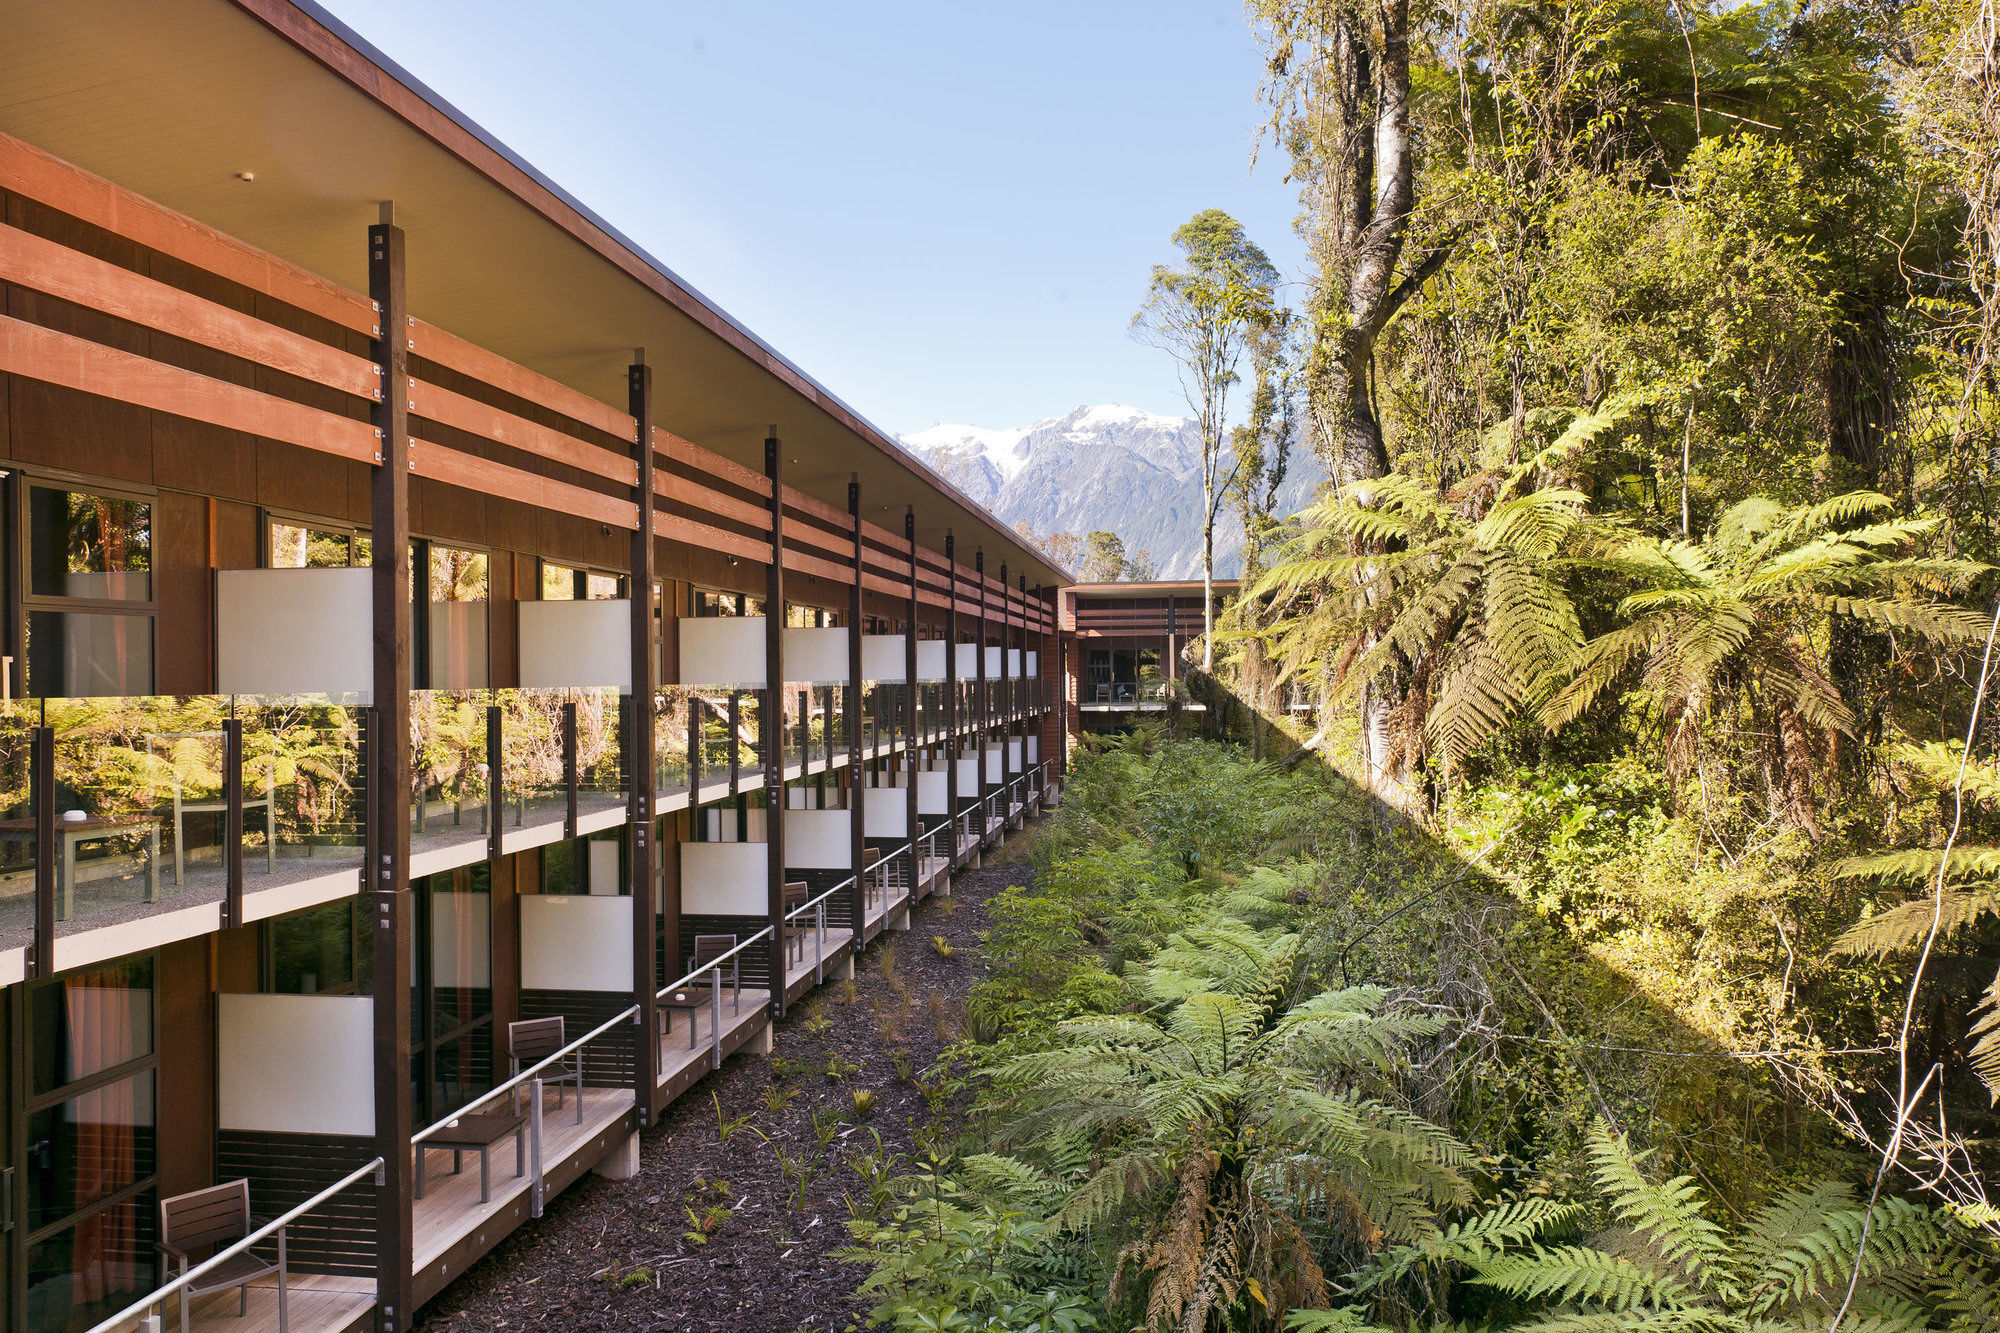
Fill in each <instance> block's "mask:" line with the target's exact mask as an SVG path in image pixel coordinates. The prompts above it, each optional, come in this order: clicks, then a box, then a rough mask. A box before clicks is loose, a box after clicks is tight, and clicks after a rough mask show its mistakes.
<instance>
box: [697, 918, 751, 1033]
mask: <svg viewBox="0 0 2000 1333" xmlns="http://www.w3.org/2000/svg"><path fill="white" fill-rule="evenodd" d="M735 947H736V937H735V936H734V935H697V936H695V937H694V966H693V967H692V968H691V969H690V970H691V971H695V972H699V971H701V969H703V968H704V967H707V966H708V965H709V964H710V963H712V962H714V961H715V960H716V959H718V958H720V957H722V956H723V955H724V954H726V953H728V952H729V951H730V950H731V949H734V948H735ZM742 961H743V955H741V954H738V955H737V956H736V957H734V958H732V959H730V960H729V1011H730V1012H731V1013H732V1014H733V1013H735V1012H736V1002H737V999H738V997H740V996H741V995H742V994H743V969H742V968H741V967H740V966H739V964H741V963H742Z"/></svg>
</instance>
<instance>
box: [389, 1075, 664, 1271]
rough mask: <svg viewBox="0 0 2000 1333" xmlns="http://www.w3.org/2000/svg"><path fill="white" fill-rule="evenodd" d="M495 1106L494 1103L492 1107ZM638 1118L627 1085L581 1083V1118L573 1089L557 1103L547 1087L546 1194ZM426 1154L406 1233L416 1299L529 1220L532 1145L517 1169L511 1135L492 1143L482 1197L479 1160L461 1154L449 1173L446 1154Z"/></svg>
mask: <svg viewBox="0 0 2000 1333" xmlns="http://www.w3.org/2000/svg"><path fill="white" fill-rule="evenodd" d="M494 1109H496V1110H497V1109H499V1108H498V1107H497V1106H496V1107H495V1108H494ZM637 1123H638V1117H637V1115H636V1114H635V1113H634V1111H633V1105H632V1092H631V1089H629V1088H590V1087H586V1088H585V1089H584V1090H583V1123H582V1124H578V1123H577V1120H576V1090H575V1089H574V1088H572V1089H570V1090H569V1095H568V1096H567V1097H566V1098H565V1099H564V1105H563V1106H562V1107H561V1108H560V1109H558V1108H557V1106H556V1094H555V1090H554V1089H545V1090H544V1101H543V1103H542V1179H543V1196H544V1198H545V1199H546V1198H552V1197H554V1196H555V1195H556V1194H557V1193H559V1192H561V1191H562V1190H563V1189H565V1188H567V1187H568V1186H569V1185H570V1184H571V1183H573V1182H574V1181H575V1180H576V1179H577V1177H579V1176H581V1175H583V1174H584V1173H585V1172H586V1171H588V1170H589V1169H590V1168H591V1167H593V1166H595V1165H597V1163H598V1162H600V1161H602V1160H603V1158H604V1155H605V1154H606V1153H607V1152H609V1151H610V1150H611V1149H612V1148H613V1147H615V1146H616V1145H617V1143H618V1141H619V1140H620V1139H622V1138H624V1136H625V1135H626V1134H628V1133H631V1132H633V1130H634V1128H635V1126H636V1125H637ZM425 1151H427V1152H428V1153H429V1154H430V1156H429V1158H428V1159H427V1160H426V1162H425V1164H424V1175H425V1181H424V1197H423V1198H421V1199H418V1200H417V1201H416V1210H415V1216H414V1217H413V1218H412V1221H411V1227H410V1231H411V1238H412V1244H413V1253H414V1254H415V1255H416V1262H415V1264H414V1265H413V1266H412V1271H413V1272H414V1273H415V1274H416V1277H417V1299H418V1300H419V1301H424V1300H428V1299H429V1298H430V1297H431V1296H432V1295H433V1294H435V1293H436V1292H437V1291H438V1290H440V1289H441V1288H442V1287H443V1286H444V1285H445V1283H447V1282H449V1281H450V1280H451V1279H453V1278H455V1277H457V1276H458V1275H459V1274H460V1273H462V1272H464V1271H465V1270H466V1268H468V1267H469V1266H470V1265H471V1264H472V1263H473V1261H475V1260H477V1259H478V1258H479V1257H480V1256H481V1255H483V1254H485V1253H486V1252H487V1251H488V1250H491V1249H492V1248H493V1247H494V1246H495V1245H497V1244H499V1243H500V1240H501V1238H502V1237H504V1236H506V1235H507V1234H508V1233H509V1232H511V1231H513V1230H514V1228H516V1227H518V1226H520V1225H521V1224H522V1223H523V1222H526V1221H527V1220H528V1218H529V1217H530V1215H531V1213H532V1209H533V1205H532V1199H531V1195H530V1180H531V1176H532V1173H533V1167H534V1158H533V1156H532V1151H533V1149H532V1145H531V1146H530V1155H529V1156H528V1158H527V1163H528V1170H527V1171H523V1172H522V1173H521V1174H520V1175H516V1174H514V1141H513V1140H512V1139H511V1138H510V1139H507V1140H505V1141H503V1142H501V1143H497V1144H495V1145H493V1147H492V1149H491V1150H490V1154H491V1173H492V1181H491V1189H490V1190H489V1192H488V1193H489V1197H488V1199H487V1201H486V1202H485V1203H483V1204H482V1203H480V1202H479V1159H478V1157H477V1156H476V1155H475V1154H472V1153H467V1154H465V1161H464V1169H463V1170H462V1171H460V1172H459V1173H458V1174H457V1175H453V1174H452V1173H451V1153H450V1152H448V1151H445V1150H443V1149H434V1148H433V1149H425Z"/></svg>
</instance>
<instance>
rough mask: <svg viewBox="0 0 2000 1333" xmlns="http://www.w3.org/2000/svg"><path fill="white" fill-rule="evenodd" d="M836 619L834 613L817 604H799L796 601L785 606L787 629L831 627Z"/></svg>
mask: <svg viewBox="0 0 2000 1333" xmlns="http://www.w3.org/2000/svg"><path fill="white" fill-rule="evenodd" d="M836 620H837V617H836V616H835V614H834V613H833V612H831V611H828V610H824V609H823V608H821V607H817V606H800V605H799V604H798V603H797V602H790V603H787V604H786V606H785V627H786V628H787V629H831V628H832V627H833V625H834V623H835V621H836Z"/></svg>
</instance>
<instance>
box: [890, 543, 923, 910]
mask: <svg viewBox="0 0 2000 1333" xmlns="http://www.w3.org/2000/svg"><path fill="white" fill-rule="evenodd" d="M903 540H904V541H906V542H908V543H909V544H910V588H909V592H910V597H909V600H908V601H907V602H905V603H904V604H903V733H904V742H903V780H904V781H905V782H907V783H908V784H909V790H908V791H906V792H905V793H904V794H903V799H904V800H905V801H906V802H907V803H908V805H907V808H908V811H909V817H908V819H907V820H906V821H905V822H906V823H907V825H908V828H909V833H910V888H909V894H910V900H911V901H912V902H914V901H916V897H917V877H918V876H919V875H920V874H922V872H923V868H924V863H923V854H922V851H921V849H920V848H919V846H918V843H919V840H920V839H921V837H922V835H923V816H922V815H921V814H919V813H918V812H917V747H918V743H919V742H920V741H921V740H922V737H921V736H919V735H918V732H917V717H918V713H917V691H918V690H919V689H921V688H922V687H921V686H919V685H918V684H917V510H916V507H915V506H914V505H910V506H906V507H905V508H904V510H903ZM888 912H889V905H888V903H887V902H886V901H885V902H884V903H883V904H882V915H883V925H884V927H885V928H886V927H887V925H888Z"/></svg>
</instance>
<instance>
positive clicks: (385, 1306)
mask: <svg viewBox="0 0 2000 1333" xmlns="http://www.w3.org/2000/svg"><path fill="white" fill-rule="evenodd" d="M368 294H369V296H370V297H371V298H372V299H373V301H374V305H375V318H376V320H377V324H376V328H375V341H374V344H373V347H372V353H373V355H374V358H375V363H376V365H378V366H380V367H381V369H382V397H381V400H380V401H379V402H377V403H376V404H375V407H374V413H373V416H374V424H375V434H376V437H377V439H376V447H377V448H378V449H379V450H380V454H379V456H378V457H377V458H376V460H375V461H376V467H375V471H374V474H373V476H372V477H371V479H370V481H371V484H370V504H369V522H370V524H371V526H372V530H373V533H374V540H373V541H372V542H371V543H370V557H369V560H370V565H371V567H372V570H373V574H374V603H375V640H374V642H375V666H374V695H375V700H374V707H375V739H376V744H375V745H374V746H372V747H371V748H370V751H369V755H368V804H369V807H370V811H371V815H372V818H373V821H374V825H375V830H374V838H373V846H374V851H375V861H374V864H373V865H371V866H370V867H369V868H368V870H369V873H368V874H367V875H365V876H364V878H365V879H366V881H367V890H368V891H367V892H366V893H365V894H364V895H363V901H364V902H366V903H367V904H368V907H369V917H370V919H371V920H372V921H373V922H374V930H373V936H374V938H373V951H374V966H375V971H374V981H373V983H372V984H371V986H370V988H369V991H370V994H371V996H372V997H373V1001H374V1011H375V1013H374V1024H375V1151H376V1152H377V1153H378V1154H380V1156H381V1158H382V1161H383V1172H382V1177H381V1179H382V1184H381V1185H380V1186H379V1187H378V1188H377V1189H376V1191H375V1293H376V1297H375V1299H376V1305H375V1323H376V1327H377V1328H378V1329H381V1330H383V1331H384V1333H390V1331H391V1330H400V1329H406V1328H408V1327H409V1326H410V1325H411V1323H412V1322H413V1319H412V1316H413V1315H414V1314H415V1311H414V1310H413V1309H412V1308H411V1305H412V1297H413V1288H412V1283H411V1274H410V1264H411V1260H412V1258H413V1253H414V1252H413V1248H412V1243H411V1233H410V1205H411V1159H410V1119H411V1107H410V1044H409V1043H410V956H411V949H410V947H409V936H410V930H411V912H410V811H409V800H410V684H411V675H410V673H411V656H412V655H411V640H410V626H411V622H412V620H413V617H412V615H411V606H410V603H411V598H410V590H411V588H412V587H414V586H416V585H415V584H414V583H413V582H412V580H411V577H410V432H409V425H410V422H409V385H410V378H409V376H410V358H409V345H410V344H409V325H410V315H409V310H408V306H407V302H406V299H405V295H404V287H403V232H402V229H401V228H400V227H398V226H396V224H395V210H394V207H393V206H392V205H389V204H384V205H383V206H382V220H381V221H380V222H379V223H377V224H376V225H375V226H373V227H370V228H369V229H368Z"/></svg>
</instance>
